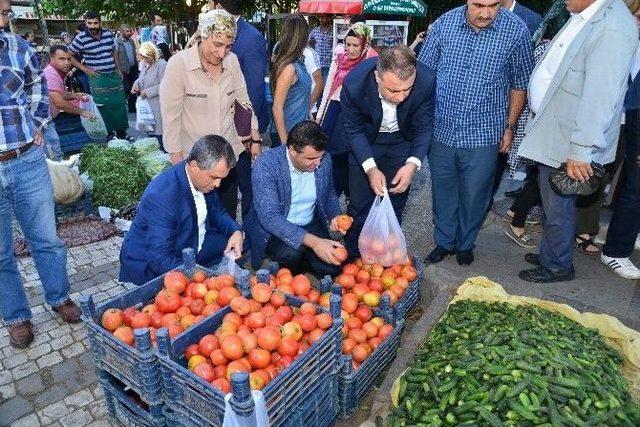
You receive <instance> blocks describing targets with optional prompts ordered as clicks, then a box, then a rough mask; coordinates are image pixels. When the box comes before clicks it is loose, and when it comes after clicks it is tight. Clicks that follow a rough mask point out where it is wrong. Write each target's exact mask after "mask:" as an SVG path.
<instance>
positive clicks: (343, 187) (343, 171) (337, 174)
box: [331, 152, 349, 197]
mask: <svg viewBox="0 0 640 427" xmlns="http://www.w3.org/2000/svg"><path fill="white" fill-rule="evenodd" d="M331 165H332V172H333V188H334V189H335V190H336V195H337V196H338V197H340V195H341V194H342V193H344V194H345V196H347V197H349V153H348V152H347V153H340V154H332V155H331Z"/></svg>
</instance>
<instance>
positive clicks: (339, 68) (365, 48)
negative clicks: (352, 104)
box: [329, 22, 375, 96]
mask: <svg viewBox="0 0 640 427" xmlns="http://www.w3.org/2000/svg"><path fill="white" fill-rule="evenodd" d="M349 33H354V34H355V35H356V37H358V39H360V42H361V43H362V53H361V54H360V56H359V57H357V58H355V59H352V58H349V55H347V52H344V53H341V54H339V55H338V57H337V58H336V74H335V77H334V78H333V82H332V83H331V89H330V90H329V96H333V94H334V93H335V91H336V90H338V89H339V88H340V87H341V86H342V82H343V81H344V79H345V77H347V74H349V73H350V72H351V70H353V69H354V68H355V66H356V65H358V64H359V63H360V62H362V61H364V60H365V59H367V58H369V57H370V52H375V51H373V49H371V37H372V33H371V28H370V27H369V26H368V25H367V24H365V23H364V22H357V23H355V24H353V25H352V26H351V27H350V28H349V30H348V31H347V34H349ZM346 39H347V38H346V37H345V41H344V42H345V43H346Z"/></svg>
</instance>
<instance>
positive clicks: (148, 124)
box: [136, 96, 156, 132]
mask: <svg viewBox="0 0 640 427" xmlns="http://www.w3.org/2000/svg"><path fill="white" fill-rule="evenodd" d="M155 124H156V119H155V118H154V117H153V110H152V109H151V105H150V104H149V101H147V100H146V99H145V98H143V97H141V96H139V97H138V99H136V129H138V130H140V131H145V132H153V130H154V128H155Z"/></svg>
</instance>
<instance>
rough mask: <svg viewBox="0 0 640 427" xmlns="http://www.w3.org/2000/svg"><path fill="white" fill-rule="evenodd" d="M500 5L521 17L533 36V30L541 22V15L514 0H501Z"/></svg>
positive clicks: (535, 29)
mask: <svg viewBox="0 0 640 427" xmlns="http://www.w3.org/2000/svg"><path fill="white" fill-rule="evenodd" d="M502 6H503V7H504V8H506V9H508V10H509V11H511V12H513V13H515V14H516V16H518V18H520V19H522V20H523V21H524V23H525V24H526V26H527V29H528V30H529V33H530V34H531V37H533V35H534V34H535V32H536V31H537V30H538V27H539V26H540V24H541V23H542V16H540V14H539V13H538V12H535V11H533V10H531V9H529V8H528V7H526V6H523V5H521V4H520V3H519V2H518V1H516V0H502Z"/></svg>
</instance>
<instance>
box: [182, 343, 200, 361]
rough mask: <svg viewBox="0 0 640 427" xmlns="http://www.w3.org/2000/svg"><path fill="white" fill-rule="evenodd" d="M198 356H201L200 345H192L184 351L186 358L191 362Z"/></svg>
mask: <svg viewBox="0 0 640 427" xmlns="http://www.w3.org/2000/svg"><path fill="white" fill-rule="evenodd" d="M196 354H200V349H199V348H198V344H191V345H190V346H189V347H187V349H186V350H185V351H184V358H185V359H187V360H189V359H191V356H195V355H196Z"/></svg>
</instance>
